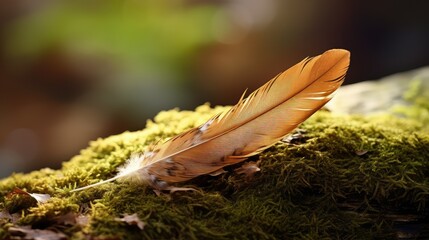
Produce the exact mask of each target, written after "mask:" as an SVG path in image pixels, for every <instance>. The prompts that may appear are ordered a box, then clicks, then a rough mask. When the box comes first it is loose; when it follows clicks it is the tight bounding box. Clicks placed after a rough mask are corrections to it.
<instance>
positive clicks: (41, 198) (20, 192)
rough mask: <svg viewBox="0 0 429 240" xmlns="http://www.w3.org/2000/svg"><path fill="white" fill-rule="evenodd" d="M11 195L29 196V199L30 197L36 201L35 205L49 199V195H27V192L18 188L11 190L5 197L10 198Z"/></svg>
mask: <svg viewBox="0 0 429 240" xmlns="http://www.w3.org/2000/svg"><path fill="white" fill-rule="evenodd" d="M13 195H26V196H30V197H32V198H34V199H35V200H36V201H37V203H42V204H43V203H45V202H47V201H48V200H49V199H50V198H51V195H49V194H41V193H29V192H27V191H24V190H22V189H20V188H15V189H13V190H12V191H11V192H10V193H9V194H8V195H7V197H9V198H10V197H12V196H13Z"/></svg>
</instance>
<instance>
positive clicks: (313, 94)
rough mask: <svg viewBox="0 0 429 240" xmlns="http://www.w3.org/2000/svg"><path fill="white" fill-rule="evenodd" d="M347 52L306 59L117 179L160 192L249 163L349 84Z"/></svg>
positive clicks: (131, 163) (133, 161) (135, 159)
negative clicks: (135, 182) (247, 160)
mask: <svg viewBox="0 0 429 240" xmlns="http://www.w3.org/2000/svg"><path fill="white" fill-rule="evenodd" d="M349 62H350V53H349V52H348V51H347V50H342V49H333V50H329V51H326V52H324V53H323V54H322V55H319V56H316V57H310V58H306V59H304V60H302V61H301V62H299V63H298V64H296V65H295V66H293V67H291V68H289V69H288V70H286V71H284V72H283V73H281V74H279V75H277V76H276V77H275V78H274V79H272V80H270V81H269V82H267V83H266V84H264V85H263V86H262V87H260V88H259V89H257V90H256V91H254V92H253V93H251V94H250V95H249V96H248V97H247V98H244V94H243V96H242V97H241V99H240V100H239V102H238V103H237V104H236V105H235V106H234V107H232V108H231V109H230V110H228V111H225V112H223V113H221V114H219V115H216V116H214V117H212V118H211V119H210V120H208V121H207V122H206V123H204V124H203V125H201V126H199V127H196V128H193V129H191V130H188V131H186V132H184V133H182V134H180V135H178V136H176V137H174V138H171V139H169V140H168V141H166V142H164V143H159V144H157V145H155V146H154V147H152V148H151V150H149V151H147V152H145V153H144V154H142V155H134V156H132V157H131V158H130V160H128V163H127V164H125V166H124V167H122V168H120V169H119V172H118V174H117V175H116V176H115V177H114V178H111V179H108V180H105V181H102V182H99V183H96V184H93V185H89V186H87V187H83V188H79V189H75V190H74V191H78V190H82V189H85V188H89V187H93V186H96V185H99V184H103V183H105V182H110V181H113V180H116V179H123V180H130V179H137V180H138V181H140V182H146V183H148V184H150V185H151V186H152V187H154V188H156V189H160V190H163V189H168V188H169V184H171V183H177V182H183V181H186V180H189V179H192V178H195V177H197V176H200V175H204V174H210V173H216V172H218V171H219V170H221V169H222V168H223V167H225V166H227V165H231V164H235V163H238V162H241V161H244V160H245V159H247V158H248V157H250V156H252V155H255V154H258V153H259V152H261V151H263V150H264V149H266V148H268V147H270V146H272V145H273V144H275V143H276V142H277V141H278V140H280V139H282V138H283V137H284V136H286V135H287V134H288V133H290V132H291V131H292V130H293V129H295V128H296V127H297V126H298V125H299V124H301V123H302V122H303V121H304V120H306V119H307V118H308V117H310V116H311V115H312V114H313V113H314V112H316V111H317V110H318V109H320V108H321V107H322V106H323V105H325V104H326V103H327V102H328V101H329V100H330V99H331V98H332V95H333V93H334V92H335V91H336V90H337V89H338V88H339V87H340V85H341V84H342V83H343V81H344V78H345V75H346V72H347V69H348V66H349Z"/></svg>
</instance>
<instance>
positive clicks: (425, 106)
mask: <svg viewBox="0 0 429 240" xmlns="http://www.w3.org/2000/svg"><path fill="white" fill-rule="evenodd" d="M404 99H405V100H406V101H408V102H409V105H408V106H396V107H394V108H393V112H394V113H397V114H399V115H401V116H405V117H407V118H411V119H414V120H416V121H418V122H419V123H420V124H421V126H422V127H423V128H424V130H426V131H429V89H428V88H427V87H424V86H423V82H422V80H421V79H414V80H413V81H412V82H411V83H410V86H409V88H408V90H407V91H406V92H405V93H404Z"/></svg>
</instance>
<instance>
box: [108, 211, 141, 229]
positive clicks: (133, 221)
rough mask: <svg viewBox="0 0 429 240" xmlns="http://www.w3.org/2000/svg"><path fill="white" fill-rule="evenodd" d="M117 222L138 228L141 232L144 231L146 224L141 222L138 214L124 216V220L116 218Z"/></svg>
mask: <svg viewBox="0 0 429 240" xmlns="http://www.w3.org/2000/svg"><path fill="white" fill-rule="evenodd" d="M115 220H116V221H121V222H125V223H127V224H128V225H134V226H137V227H138V228H140V229H141V230H143V228H144V226H145V223H144V222H143V221H142V220H140V218H139V216H137V214H136V213H134V214H132V215H129V214H124V215H123V217H122V218H115Z"/></svg>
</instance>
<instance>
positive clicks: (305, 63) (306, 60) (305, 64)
mask: <svg viewBox="0 0 429 240" xmlns="http://www.w3.org/2000/svg"><path fill="white" fill-rule="evenodd" d="M312 59H313V57H310V58H306V59H305V60H304V61H305V62H304V64H303V66H302V68H301V72H300V73H302V71H304V68H305V66H307V64H308V63H309V62H310V61H311V60H312Z"/></svg>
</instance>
